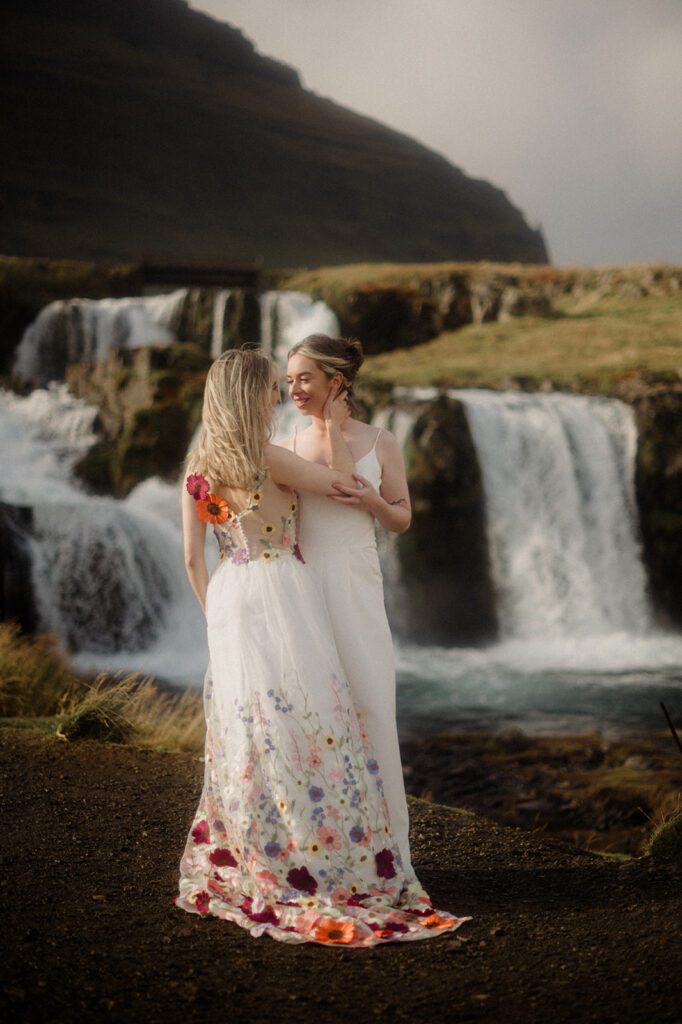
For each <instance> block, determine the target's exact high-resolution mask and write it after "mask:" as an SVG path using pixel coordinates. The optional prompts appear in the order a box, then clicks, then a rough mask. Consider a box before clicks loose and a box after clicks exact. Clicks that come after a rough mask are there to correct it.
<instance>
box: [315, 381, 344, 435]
mask: <svg viewBox="0 0 682 1024" xmlns="http://www.w3.org/2000/svg"><path fill="white" fill-rule="evenodd" d="M339 387H340V386H339V385H338V384H334V383H332V385H331V387H330V390H329V394H328V395H327V400H326V402H325V403H324V406H323V409H322V413H323V415H324V421H325V424H326V426H327V430H329V429H330V427H337V428H338V429H339V430H340V429H341V427H342V425H343V424H344V423H345V422H346V420H347V419H348V417H349V415H350V409H349V408H348V397H347V395H346V392H345V391H340V390H339Z"/></svg>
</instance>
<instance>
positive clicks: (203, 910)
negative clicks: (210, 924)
mask: <svg viewBox="0 0 682 1024" xmlns="http://www.w3.org/2000/svg"><path fill="white" fill-rule="evenodd" d="M210 898H211V895H210V893H208V892H206V890H205V889H203V890H202V891H201V892H200V893H198V894H197V898H196V900H195V901H194V903H195V906H196V908H197V910H198V911H199V913H200V914H208V901H209V900H210Z"/></svg>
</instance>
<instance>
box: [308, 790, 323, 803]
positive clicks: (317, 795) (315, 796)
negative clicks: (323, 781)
mask: <svg viewBox="0 0 682 1024" xmlns="http://www.w3.org/2000/svg"><path fill="white" fill-rule="evenodd" d="M308 796H309V797H310V799H311V800H312V801H313V802H314V803H317V802H318V801H319V800H321V799H322V797H323V796H324V790H323V789H322V787H321V786H311V787H310V789H309V790H308Z"/></svg>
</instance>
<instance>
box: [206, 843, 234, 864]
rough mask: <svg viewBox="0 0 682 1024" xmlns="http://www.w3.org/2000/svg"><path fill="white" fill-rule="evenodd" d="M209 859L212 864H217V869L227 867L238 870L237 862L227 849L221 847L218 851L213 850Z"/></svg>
mask: <svg viewBox="0 0 682 1024" xmlns="http://www.w3.org/2000/svg"><path fill="white" fill-rule="evenodd" d="M208 859H209V860H210V862H211V864H215V866H216V867H220V868H222V867H227V868H236V867H237V861H236V860H235V859H234V857H233V856H232V854H231V853H230V851H229V850H228V849H227V847H219V848H218V849H217V850H213V851H212V852H211V853H210V854H209V857H208Z"/></svg>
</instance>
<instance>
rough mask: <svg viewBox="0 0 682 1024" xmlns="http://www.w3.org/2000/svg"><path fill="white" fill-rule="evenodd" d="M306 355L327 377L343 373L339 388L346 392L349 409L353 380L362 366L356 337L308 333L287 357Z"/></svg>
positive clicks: (362, 354) (360, 352)
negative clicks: (332, 336) (333, 336)
mask: <svg viewBox="0 0 682 1024" xmlns="http://www.w3.org/2000/svg"><path fill="white" fill-rule="evenodd" d="M296 355H298V356H307V358H308V359H314V360H315V362H316V363H317V365H318V366H319V367H320V369H321V370H323V371H324V373H326V375H327V376H328V377H330V378H331V377H333V376H334V374H335V373H341V374H343V383H342V384H341V389H342V390H343V391H345V392H346V393H347V394H348V398H349V401H350V405H351V409H353V408H354V403H353V382H354V381H355V378H356V377H357V375H358V371H359V369H360V367H361V366H362V364H363V362H364V359H365V354H364V352H363V351H362V344H361V343H360V341H358V339H357V338H330V337H329V335H328V334H309V335H308V337H307V338H304V339H303V341H299V342H298V344H297V345H294V347H293V348H292V349H290V350H289V353H288V357H287V358H289V359H291V357H292V356H296Z"/></svg>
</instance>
